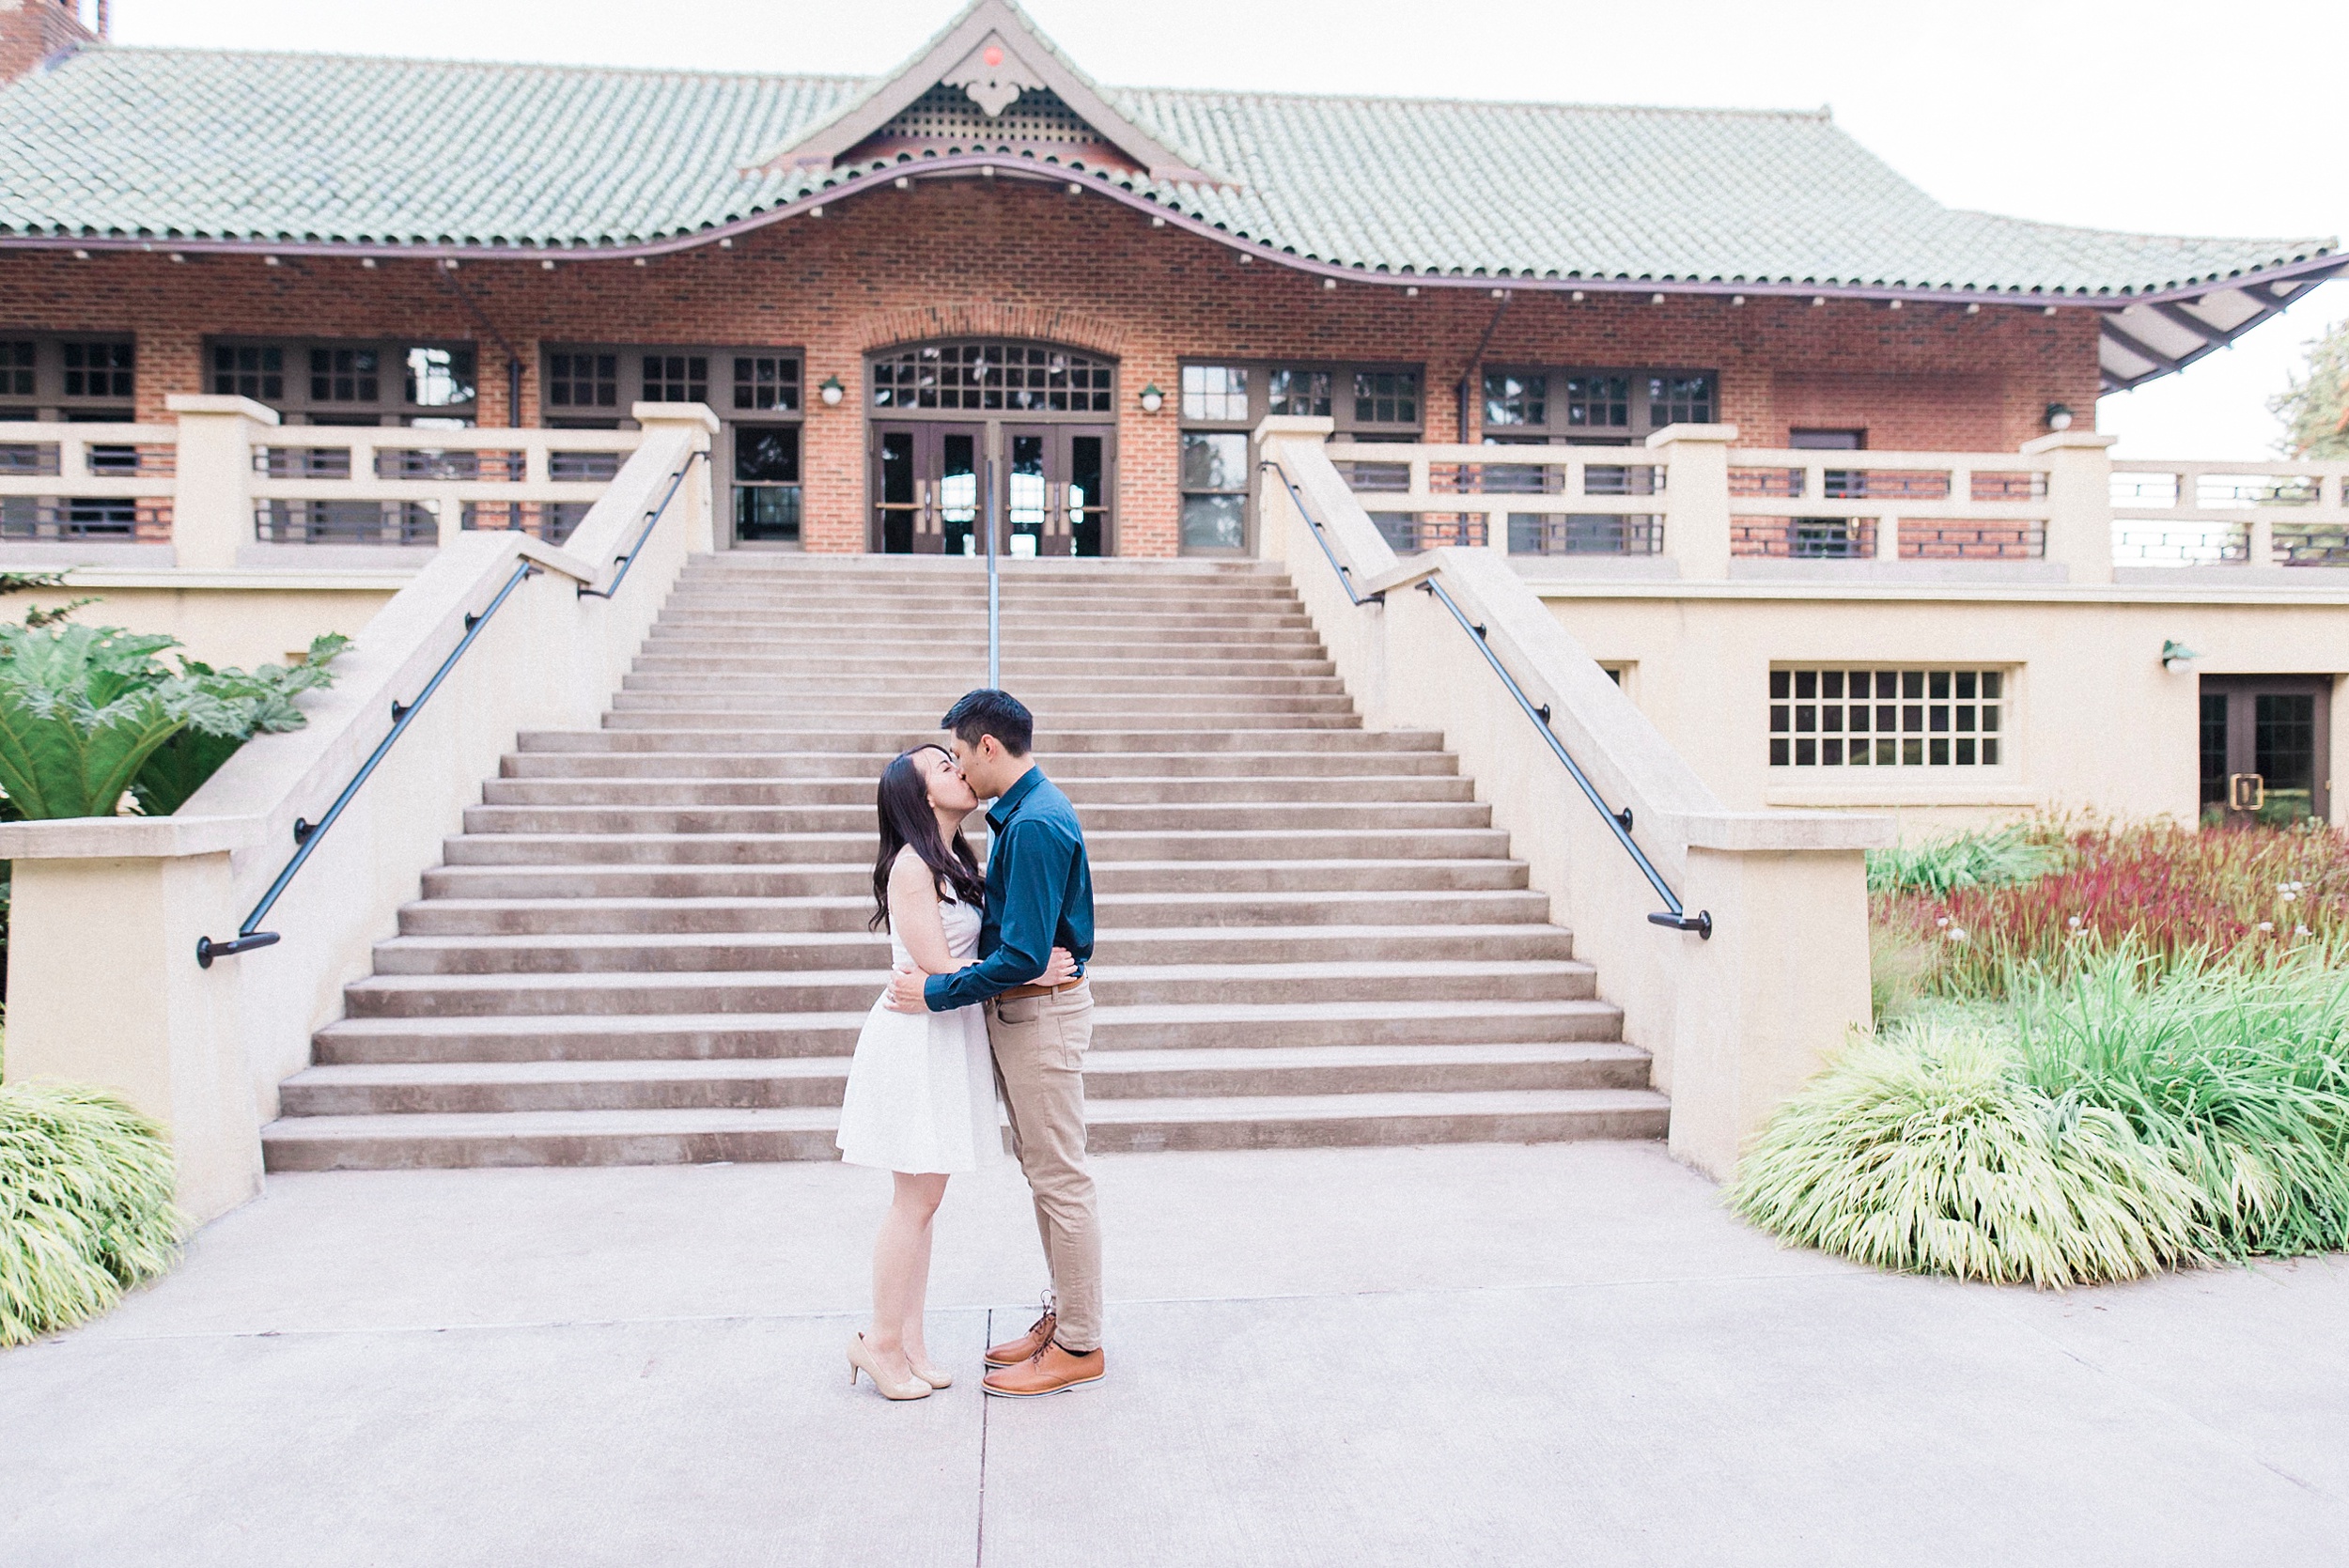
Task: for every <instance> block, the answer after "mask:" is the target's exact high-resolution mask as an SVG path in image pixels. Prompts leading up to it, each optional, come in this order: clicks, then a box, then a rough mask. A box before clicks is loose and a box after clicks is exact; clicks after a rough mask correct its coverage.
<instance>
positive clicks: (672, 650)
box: [634, 641, 1337, 691]
mask: <svg viewBox="0 0 2349 1568" xmlns="http://www.w3.org/2000/svg"><path fill="white" fill-rule="evenodd" d="M634 668H635V669H636V670H638V671H640V672H642V673H644V674H647V675H649V674H653V673H656V672H668V673H684V672H698V671H704V670H720V671H726V672H730V673H734V674H740V675H796V676H800V677H802V678H806V679H811V680H835V681H841V682H847V683H859V682H864V681H873V682H877V683H879V684H878V685H876V686H875V687H874V690H876V691H889V690H894V689H895V688H896V687H898V686H900V685H903V684H922V685H925V686H927V685H931V684H936V685H940V686H951V687H965V686H968V685H969V684H970V683H971V682H972V680H974V679H977V678H978V677H980V676H982V675H985V674H986V671H987V662H986V660H985V658H984V656H982V657H981V658H980V659H978V660H963V659H959V658H933V657H928V656H926V655H923V654H920V653H915V652H909V653H907V654H905V655H904V656H902V657H895V658H890V657H874V656H859V655H856V654H850V653H843V652H842V651H841V650H840V649H839V648H838V647H836V646H834V647H829V648H822V649H818V648H811V649H810V650H809V651H807V652H804V653H745V652H743V651H741V650H740V649H739V648H738V647H737V646H736V645H735V644H731V643H725V642H708V643H700V644H690V645H687V644H675V643H669V642H664V641H653V642H647V643H646V651H645V652H643V653H641V654H639V655H637V657H636V663H635V665H634ZM1000 669H1001V673H1002V675H1003V684H1004V686H1005V687H1006V688H1007V689H1009V690H1011V691H1031V690H1036V689H1039V688H1040V687H1042V686H1044V685H1047V684H1050V683H1054V682H1061V681H1078V682H1090V683H1093V684H1095V685H1097V687H1099V688H1100V689H1101V690H1110V691H1122V690H1126V689H1128V687H1129V686H1133V685H1141V686H1147V685H1148V684H1150V683H1152V682H1155V681H1161V680H1171V679H1182V680H1210V681H1225V680H1234V681H1237V680H1313V681H1330V680H1335V679H1336V678H1337V666H1336V665H1335V664H1333V663H1331V662H1330V660H1326V659H1245V660H1243V659H1182V658H1165V659H1159V658H1151V659H1120V658H1116V657H1114V656H1112V655H1106V654H1105V655H1102V656H1100V657H1097V658H1094V659H1092V660H1087V661H1086V662H1085V664H1084V665H1083V666H1082V667H1081V668H1078V669H1074V670H1072V669H1071V668H1070V666H1069V664H1068V662H1067V661H1066V660H1059V659H1030V658H1026V657H1020V658H1013V657H1010V656H1009V654H1008V652H1006V656H1005V657H1004V658H1003V660H1002V662H1001V666H1000Z"/></svg>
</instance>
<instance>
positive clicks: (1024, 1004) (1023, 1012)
mask: <svg viewBox="0 0 2349 1568" xmlns="http://www.w3.org/2000/svg"><path fill="white" fill-rule="evenodd" d="M1043 1000H1044V999H1043V998H1042V997H998V998H997V999H996V1001H995V1021H996V1022H998V1023H1007V1024H1010V1025H1013V1026H1014V1027H1015V1028H1025V1027H1027V1026H1028V1025H1030V1024H1033V1023H1034V1022H1035V1020H1036V1016H1037V1011H1038V1007H1037V1004H1038V1003H1040V1002H1041V1001H1043Z"/></svg>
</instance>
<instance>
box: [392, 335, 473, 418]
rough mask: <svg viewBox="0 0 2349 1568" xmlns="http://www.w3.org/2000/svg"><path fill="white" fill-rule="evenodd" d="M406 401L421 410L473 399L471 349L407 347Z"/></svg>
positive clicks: (443, 406) (455, 405)
mask: <svg viewBox="0 0 2349 1568" xmlns="http://www.w3.org/2000/svg"><path fill="white" fill-rule="evenodd" d="M407 361H408V374H407V388H406V390H407V394H408V401H409V402H411V403H412V404H414V405H415V406H416V407H418V408H420V409H449V408H455V407H457V406H458V405H459V404H460V403H470V402H472V401H473V396H474V393H473V365H474V360H473V350H472V349H409V350H408V355H407Z"/></svg>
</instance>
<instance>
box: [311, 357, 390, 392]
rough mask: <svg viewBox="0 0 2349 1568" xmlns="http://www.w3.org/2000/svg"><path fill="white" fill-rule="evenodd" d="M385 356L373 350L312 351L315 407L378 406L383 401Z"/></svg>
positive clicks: (312, 388) (312, 383) (312, 380)
mask: <svg viewBox="0 0 2349 1568" xmlns="http://www.w3.org/2000/svg"><path fill="white" fill-rule="evenodd" d="M381 371H382V356H381V355H380V354H379V353H378V352H377V351H376V350H375V349H311V350H310V401H311V402H313V403H377V402H381V401H382V397H383V388H382V381H381Z"/></svg>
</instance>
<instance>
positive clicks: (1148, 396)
mask: <svg viewBox="0 0 2349 1568" xmlns="http://www.w3.org/2000/svg"><path fill="white" fill-rule="evenodd" d="M1164 407H1166V394H1165V393H1163V392H1160V391H1159V384H1158V382H1156V381H1153V382H1151V383H1150V384H1149V385H1148V386H1145V387H1143V389H1142V411H1143V412H1144V413H1156V412H1158V411H1159V410H1160V409H1162V408H1164Z"/></svg>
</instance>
